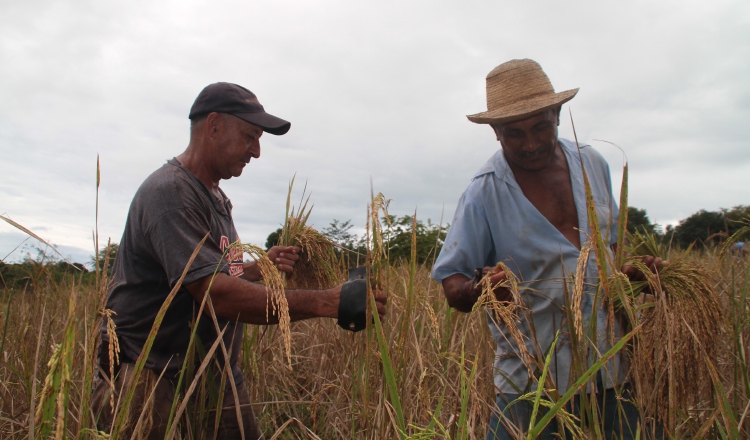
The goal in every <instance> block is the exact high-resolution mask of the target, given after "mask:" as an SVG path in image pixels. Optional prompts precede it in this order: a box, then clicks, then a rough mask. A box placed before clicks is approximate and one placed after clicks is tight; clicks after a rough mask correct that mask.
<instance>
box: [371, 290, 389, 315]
mask: <svg viewBox="0 0 750 440" xmlns="http://www.w3.org/2000/svg"><path fill="white" fill-rule="evenodd" d="M372 295H373V296H374V297H375V306H376V307H377V308H378V316H379V317H380V322H383V320H384V319H385V306H386V304H388V293H387V292H384V291H382V290H373V291H372ZM368 301H369V298H368Z"/></svg>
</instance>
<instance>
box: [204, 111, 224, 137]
mask: <svg viewBox="0 0 750 440" xmlns="http://www.w3.org/2000/svg"><path fill="white" fill-rule="evenodd" d="M222 122H223V118H222V117H221V115H220V114H219V113H216V112H212V113H209V114H208V116H206V122H205V124H206V130H207V132H206V134H207V135H208V136H210V137H213V136H214V134H216V133H218V132H219V127H220V125H221V123H222Z"/></svg>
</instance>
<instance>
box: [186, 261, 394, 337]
mask: <svg viewBox="0 0 750 440" xmlns="http://www.w3.org/2000/svg"><path fill="white" fill-rule="evenodd" d="M209 284H210V285H211V290H210V295H211V303H212V304H213V307H214V311H215V312H216V316H218V317H221V318H225V319H231V320H235V319H237V320H239V321H242V322H246V323H248V324H257V325H267V324H277V323H278V321H279V320H278V316H276V315H272V314H271V313H268V318H267V319H266V313H267V312H266V307H268V306H269V305H270V301H269V298H268V295H269V293H268V291H267V290H266V287H265V286H263V285H261V284H256V283H252V282H249V281H247V280H245V279H242V278H238V277H231V276H229V275H227V274H225V273H219V274H218V275H217V276H216V278H215V279H214V280H213V283H211V276H207V277H204V278H201V279H200V280H198V281H196V282H194V283H191V284H188V285H186V286H185V287H186V288H187V290H188V292H190V294H191V295H192V296H193V298H195V300H196V301H198V302H202V301H203V296H204V295H205V292H206V290H208V286H209ZM285 294H286V300H287V303H288V304H289V318H290V319H291V320H292V321H301V320H303V319H310V318H337V317H338V307H339V297H340V295H341V286H340V285H339V286H336V287H334V288H332V289H327V290H304V289H298V290H287V291H286V292H285ZM373 294H374V295H375V301H376V304H377V308H378V313H379V314H380V316H381V318H382V317H383V316H384V315H385V304H386V298H387V297H386V294H385V292H380V291H374V292H373Z"/></svg>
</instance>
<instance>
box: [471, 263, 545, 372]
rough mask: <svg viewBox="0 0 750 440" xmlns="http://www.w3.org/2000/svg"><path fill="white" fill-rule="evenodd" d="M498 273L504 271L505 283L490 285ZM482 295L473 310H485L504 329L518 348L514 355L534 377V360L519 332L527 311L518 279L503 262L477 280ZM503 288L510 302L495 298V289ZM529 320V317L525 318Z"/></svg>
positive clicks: (524, 337) (521, 333)
mask: <svg viewBox="0 0 750 440" xmlns="http://www.w3.org/2000/svg"><path fill="white" fill-rule="evenodd" d="M500 271H505V277H506V279H505V281H502V282H500V283H496V284H494V285H493V284H492V281H490V277H491V276H492V275H493V274H495V273H497V272H500ZM479 285H480V286H481V287H482V293H481V294H480V295H479V298H478V299H477V302H476V303H475V304H474V308H473V310H478V309H481V308H483V307H484V308H486V309H487V311H488V313H489V314H490V317H491V319H492V320H493V322H494V323H495V325H496V326H497V327H498V328H505V329H507V330H508V332H509V333H510V335H511V338H512V339H513V342H515V345H516V347H518V353H516V354H517V355H518V356H519V358H520V359H521V361H522V362H523V364H524V365H525V366H526V369H527V370H528V373H529V377H533V375H534V366H535V363H536V362H535V359H534V357H533V356H532V355H531V353H529V350H528V348H527V347H526V336H524V334H523V331H522V330H521V328H520V326H521V321H522V315H526V314H527V313H526V312H528V309H527V308H526V307H525V306H524V302H523V299H522V298H521V294H520V293H519V287H518V277H517V276H516V275H515V274H514V273H513V272H512V271H511V270H510V268H508V266H506V265H505V263H503V262H499V263H497V266H496V267H495V269H494V270H492V271H489V272H487V273H486V274H484V275H483V276H482V278H481V279H480V280H479ZM497 288H505V289H507V290H508V291H509V292H510V294H511V300H510V301H500V300H498V299H497V297H496V296H495V289H497ZM527 319H530V317H527Z"/></svg>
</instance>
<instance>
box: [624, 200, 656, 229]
mask: <svg viewBox="0 0 750 440" xmlns="http://www.w3.org/2000/svg"><path fill="white" fill-rule="evenodd" d="M656 226H657V225H655V224H653V223H651V220H649V218H648V214H646V210H645V209H638V208H635V207H633V206H628V232H630V233H631V234H635V233H636V231H637V232H647V233H649V234H653V233H655V232H656Z"/></svg>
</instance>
